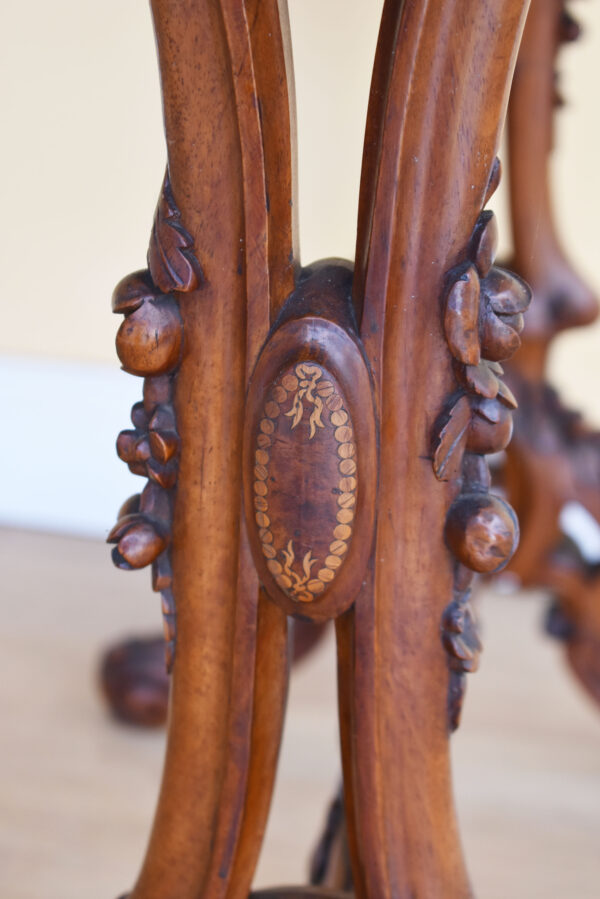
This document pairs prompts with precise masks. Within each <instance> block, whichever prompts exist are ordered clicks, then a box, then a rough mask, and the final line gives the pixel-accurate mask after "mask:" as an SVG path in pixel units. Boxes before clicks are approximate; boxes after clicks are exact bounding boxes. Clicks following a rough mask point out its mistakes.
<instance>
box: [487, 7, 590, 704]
mask: <svg viewBox="0 0 600 899" xmlns="http://www.w3.org/2000/svg"><path fill="white" fill-rule="evenodd" d="M578 35H579V27H578V25H577V23H576V22H575V21H574V20H573V18H572V17H571V15H570V13H569V12H568V10H567V8H566V4H565V2H564V0H550V2H548V0H532V4H531V10H530V13H529V16H528V19H527V25H526V28H525V32H524V35H523V41H522V44H521V50H520V54H519V58H518V61H517V66H516V71H515V78H514V82H513V87H512V92H511V98H510V104H509V114H508V136H509V152H510V185H511V190H510V197H511V213H512V223H513V234H514V265H515V267H516V269H517V271H519V273H520V274H521V275H523V277H524V278H526V279H527V281H528V282H529V283H530V284H531V286H532V289H533V293H534V297H535V302H534V304H533V309H532V313H531V315H530V316H528V319H527V326H526V328H525V331H524V335H523V347H522V349H521V351H520V352H519V354H518V355H517V357H516V358H515V360H514V362H513V363H512V364H511V368H510V370H509V377H510V383H511V384H512V386H513V389H514V391H515V393H516V394H517V396H518V398H519V403H520V409H519V411H518V412H517V415H516V417H515V435H514V438H513V441H512V443H511V445H510V447H509V448H508V451H507V462H506V466H505V471H504V472H503V478H504V485H505V488H506V490H507V491H508V495H509V498H510V500H511V502H512V503H513V505H514V507H515V509H516V511H517V513H518V515H519V519H520V522H521V528H522V535H521V544H520V547H519V550H518V552H517V554H516V555H515V558H514V560H513V562H512V564H511V570H512V571H513V572H514V573H515V574H517V575H518V576H519V578H520V580H521V582H522V583H523V584H524V585H526V586H540V585H541V586H545V587H548V588H549V589H550V590H551V591H552V593H553V594H554V596H555V606H554V608H553V611H552V614H551V616H550V619H549V627H550V629H551V631H552V632H554V633H555V634H557V635H558V634H559V635H560V636H561V639H563V640H564V641H565V645H566V647H567V658H568V660H569V661H570V663H571V665H572V667H573V670H574V672H575V674H576V675H577V677H578V678H579V679H580V680H581V681H582V683H583V684H584V686H585V687H586V688H587V689H588V691H589V692H590V694H591V695H592V696H593V697H594V698H595V699H596V701H600V686H599V683H600V620H599V619H598V613H597V609H598V608H599V607H600V580H599V579H598V577H597V573H596V570H595V565H594V564H593V562H594V561H595V562H596V563H597V562H598V559H596V560H592V562H590V560H589V559H587V560H586V558H585V549H584V554H583V555H582V553H581V545H580V547H579V548H578V546H577V543H578V536H577V534H576V533H575V532H574V531H572V530H570V529H569V527H568V525H567V531H566V532H565V529H564V528H565V523H564V522H562V523H561V516H562V515H563V511H564V510H565V509H567V508H568V505H569V504H570V503H578V504H579V505H580V507H582V508H584V509H586V510H587V512H588V513H589V515H590V516H592V517H593V518H595V520H596V523H597V525H598V524H600V434H598V433H595V432H594V431H593V430H592V429H591V428H589V427H587V426H586V424H585V423H584V422H583V421H582V419H581V417H580V416H579V415H577V414H576V413H574V412H572V411H571V410H569V409H567V408H566V407H565V406H564V405H563V404H562V403H561V401H560V398H559V397H558V395H557V394H556V393H555V391H554V390H552V388H551V387H549V385H548V384H547V383H546V380H545V379H546V362H547V357H548V350H549V346H550V344H551V341H552V340H553V338H554V337H555V336H556V334H558V333H559V332H560V331H562V330H564V329H566V328H571V327H577V326H581V325H586V324H588V323H589V322H591V321H593V320H594V319H595V318H596V317H597V314H598V301H597V299H596V297H595V296H594V294H593V292H592V291H591V289H590V288H589V287H588V286H587V285H586V284H585V283H584V282H583V281H582V279H581V278H580V277H579V275H578V274H577V273H576V272H575V271H574V270H573V268H572V266H571V264H570V263H569V261H568V260H567V259H566V257H565V255H564V253H563V251H562V248H561V246H560V240H559V238H558V236H557V234H556V225H555V221H554V217H553V213H552V201H551V190H550V179H549V161H550V154H551V151H552V123H553V116H554V110H555V107H556V106H557V105H561V103H562V100H561V98H560V96H559V95H558V94H557V91H556V73H555V62H556V55H557V52H558V50H559V48H560V46H561V44H562V43H564V42H565V41H571V40H574V39H575V38H576V37H577V36H578ZM568 538H570V539H568Z"/></svg>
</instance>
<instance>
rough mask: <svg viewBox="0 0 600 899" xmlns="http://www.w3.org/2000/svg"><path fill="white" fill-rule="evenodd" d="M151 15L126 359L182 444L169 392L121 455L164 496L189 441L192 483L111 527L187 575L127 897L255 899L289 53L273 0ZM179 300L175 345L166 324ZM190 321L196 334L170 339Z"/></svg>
mask: <svg viewBox="0 0 600 899" xmlns="http://www.w3.org/2000/svg"><path fill="white" fill-rule="evenodd" d="M152 8H153V14H154V20H155V27H156V34H157V43H158V52H159V62H160V69H161V77H162V87H163V95H164V110H165V126H166V133H167V146H168V163H169V179H168V182H167V186H166V188H165V194H164V195H163V199H162V200H161V203H160V204H159V208H158V212H157V218H156V221H155V228H154V231H153V238H152V242H151V249H150V253H149V264H150V272H149V274H143V275H142V276H141V281H142V282H143V285H145V289H146V294H147V295H142V289H141V287H139V282H140V279H139V278H138V280H137V281H135V282H134V283H133V287H132V286H131V281H129V282H127V283H125V284H124V285H122V286H121V288H120V289H118V290H117V297H116V309H117V311H121V312H124V313H125V315H126V318H125V322H124V325H123V326H122V328H121V331H120V332H119V335H120V343H119V342H118V348H119V351H120V355H121V360H122V362H123V364H124V367H125V368H127V369H128V370H130V371H132V372H133V373H136V374H144V375H146V376H147V380H146V385H147V388H146V394H148V393H149V392H150V393H152V388H153V384H154V382H156V381H157V380H158V381H160V378H161V377H162V378H163V379H164V378H165V377H168V378H169V379H170V385H171V386H170V393H169V397H170V398H172V399H171V407H170V409H171V412H172V413H174V417H175V420H176V431H177V434H175V433H174V432H175V428H174V426H173V422H172V421H171V422H169V421H166V417H165V416H166V413H163V407H164V405H165V404H164V400H163V397H162V395H161V396H160V397H158V404H156V402H155V403H151V408H150V409H146V410H145V411H146V412H147V413H148V414H150V415H151V416H152V420H151V421H150V427H151V430H152V425H153V423H154V431H157V432H160V433H158V434H157V436H153V432H152V433H150V435H149V437H150V443H149V446H148V437H147V435H146V436H145V435H144V434H140V435H138V434H137V433H136V434H135V435H134V436H129V437H128V438H126V440H125V444H126V445H124V446H122V455H123V456H124V457H126V460H127V461H128V462H129V463H130V464H131V466H132V467H133V469H134V470H136V471H138V473H146V474H148V475H150V477H151V478H153V482H152V483H153V487H154V485H155V484H156V482H157V481H160V478H157V475H156V471H155V468H156V465H155V462H156V457H157V456H161V454H162V459H163V461H164V460H168V461H170V460H171V459H172V458H173V455H172V454H173V450H174V449H175V447H176V444H175V439H176V438H177V440H178V441H180V446H181V449H180V456H179V464H178V480H177V486H176V488H174V487H173V484H172V479H171V481H170V482H169V485H168V486H169V491H170V492H169V495H168V499H169V501H170V504H171V506H172V508H173V522H172V529H171V531H170V530H169V523H168V519H169V510H168V509H167V510H166V511H165V509H162V512H161V515H158V514H157V513H156V512H155V511H154V510H153V508H150V507H149V506H148V503H146V504H145V505H142V507H141V513H135V512H131V511H130V510H129V509H128V510H126V515H125V518H122V519H121V520H120V523H119V526H118V527H117V529H116V530H115V532H114V533H113V534H112V535H111V539H112V540H113V541H115V542H116V543H117V546H116V550H115V553H116V555H115V559H116V561H118V562H119V563H120V564H121V567H140V565H142V564H144V563H147V562H148V561H151V560H152V558H156V551H158V552H161V553H163V554H164V553H165V552H169V553H170V566H171V567H172V577H171V576H170V575H169V573H168V571H167V568H168V566H167V564H166V562H165V563H164V564H163V566H162V569H161V570H155V576H154V583H155V586H156V587H157V588H158V589H161V590H162V591H163V596H164V600H163V602H164V605H165V612H166V614H167V624H168V627H169V637H170V643H171V644H172V651H173V652H174V653H175V661H174V665H173V684H172V695H171V708H170V718H169V733H168V747H167V755H166V760H165V769H164V775H163V783H162V789H161V794H160V800H159V804H158V808H157V812H156V817H155V822H154V828H153V832H152V837H151V840H150V844H149V848H148V852H147V855H146V860H145V862H144V865H143V868H142V871H141V873H140V876H139V879H138V882H137V884H136V886H135V888H134V890H133V893H132V894H131V895H132V896H133V897H140V899H142V897H143V899H153V897H156V899H159V897H160V899H165V897H166V896H177V897H178V899H186V897H189V899H197V896H198V895H203V896H206V897H208V896H211V897H217V896H224V895H227V896H228V897H233V896H244V897H246V896H247V894H248V891H249V888H250V882H251V878H252V872H253V870H254V866H255V864H256V860H257V855H258V851H259V847H260V842H261V838H262V834H263V832H264V827H265V822H266V815H267V810H268V805H269V797H270V791H271V787H272V782H273V777H274V771H275V761H276V757H277V751H278V746H279V739H280V732H281V726H282V721H283V712H284V707H285V695H286V681H287V667H288V639H287V619H286V616H285V614H284V613H283V612H281V611H280V610H279V609H277V608H276V607H275V606H272V605H271V604H270V603H268V602H267V601H266V600H265V599H264V597H262V596H260V595H259V590H258V583H257V578H256V573H255V568H254V565H253V563H252V560H251V558H250V554H249V551H248V545H247V540H246V535H245V525H244V524H243V517H242V515H241V474H242V471H241V465H242V460H241V458H240V455H239V453H238V447H239V446H240V444H241V441H242V426H243V421H244V399H245V394H246V389H247V382H248V376H249V373H250V371H251V369H252V367H253V365H254V362H255V359H256V353H257V350H258V348H259V347H260V346H261V344H262V343H263V341H264V339H265V336H266V334H267V332H268V329H269V326H270V322H271V319H272V317H274V316H275V315H276V314H277V311H278V308H279V306H280V305H281V303H282V301H283V299H284V298H285V296H286V295H287V294H288V293H289V292H290V290H291V289H292V287H293V284H294V273H295V263H294V259H295V252H294V240H295V238H294V220H293V216H294V205H293V200H294V196H293V184H294V176H293V158H292V157H293V141H292V130H291V124H289V123H291V121H292V119H293V115H292V105H293V104H292V102H291V101H290V97H289V95H288V88H287V81H286V70H285V56H286V55H287V53H288V51H287V48H286V37H285V34H284V33H282V30H281V27H282V26H281V24H280V17H279V11H278V8H277V3H276V2H274V0H273V2H271V0H268V2H264V0H263V2H260V3H259V2H247V3H244V4H240V3H239V2H234V0H221V2H219V0H195V2H193V3H190V2H189V0H155V2H153V4H152ZM283 29H284V31H285V21H284V25H283ZM174 304H176V305H174ZM164 307H167V309H168V311H169V314H170V319H169V324H170V327H171V330H170V331H169V333H167V332H166V331H165V328H164V323H163V320H162V319H160V320H158V321H156V315H155V310H156V309H158V310H159V311H161V310H162V309H163V308H164ZM178 319H179V321H180V322H181V325H180V327H181V329H182V337H183V339H182V340H181V339H180V338H178V337H177V338H176V337H174V336H173V334H175V335H177V334H178V333H179V332H178V331H177V322H178ZM165 347H167V348H168V349H170V352H169V353H164V352H163V350H164V348H165ZM172 372H174V374H172ZM148 384H149V385H150V387H148ZM155 392H156V391H155ZM159 413H160V415H162V418H160V415H159V420H157V421H155V418H156V416H157V415H158V414H159ZM171 417H173V416H172V415H171ZM136 419H137V420H136V421H135V422H134V424H135V425H136V428H138V425H139V426H140V428H143V426H144V425H145V420H143V417H141V416H140V415H137V416H136ZM177 435H178V436H177ZM121 443H122V444H123V441H121ZM163 467H164V466H163ZM161 472H162V473H161ZM170 472H171V474H172V464H171V469H170ZM158 474H159V475H160V476H161V477H162V478H163V481H164V472H163V469H161V470H160V471H159V472H158ZM158 487H159V489H164V488H163V486H162V485H161V484H160V483H158ZM161 497H162V494H161V495H160V496H159V497H158V499H159V500H160V499H161ZM161 508H162V507H161ZM127 514H130V515H131V514H140V515H141V518H139V519H135V520H134V521H131V519H130V518H127ZM154 535H156V536H154ZM171 535H172V540H171V539H170V537H171ZM135 541H137V543H135ZM132 543H135V546H134V547H133V549H134V550H135V551H132ZM165 545H166V546H167V550H165ZM169 547H170V549H169ZM160 558H163V556H161V557H160ZM123 560H124V561H123ZM166 561H167V562H168V561H169V559H167V560H166ZM158 564H159V562H158V561H156V562H155V569H156V565H158ZM175 619H176V620H175ZM175 624H176V628H177V633H176V634H175ZM234 870H235V877H234Z"/></svg>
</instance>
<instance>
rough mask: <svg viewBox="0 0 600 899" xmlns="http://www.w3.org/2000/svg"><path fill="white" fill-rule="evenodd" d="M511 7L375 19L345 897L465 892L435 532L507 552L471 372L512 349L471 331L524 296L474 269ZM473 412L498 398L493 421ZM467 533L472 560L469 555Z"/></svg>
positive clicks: (517, 28)
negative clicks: (364, 485) (375, 414)
mask: <svg viewBox="0 0 600 899" xmlns="http://www.w3.org/2000/svg"><path fill="white" fill-rule="evenodd" d="M527 5H528V4H527V3H526V2H514V0H493V2H485V3H481V2H479V0H474V2H465V0H451V2H444V3H439V2H433V0H432V2H428V0H421V2H411V3H401V2H396V0H388V2H387V3H386V5H385V10H384V20H383V24H382V30H381V36H380V44H379V50H378V57H379V59H378V61H377V62H376V66H375V73H374V80H373V87H372V94H371V106H370V111H369V120H368V124H367V139H366V143H365V168H364V172H363V184H362V188H361V204H360V212H359V215H360V220H359V235H358V245H357V270H356V276H355V285H354V289H355V299H356V303H357V306H358V307H359V308H360V307H362V308H363V315H362V325H361V335H362V337H363V341H364V346H365V350H366V352H367V355H368V358H369V359H370V362H371V365H372V367H373V371H374V377H375V383H376V393H377V398H378V408H379V410H380V416H381V418H380V421H381V436H380V440H381V460H380V477H379V492H378V510H377V512H378V520H377V532H376V544H375V552H374V556H373V562H372V568H371V572H370V577H369V579H368V583H367V584H366V586H365V588H364V589H363V591H362V592H361V594H360V595H359V597H358V599H357V601H356V605H355V608H354V609H353V610H351V611H350V612H349V613H348V616H347V619H346V620H345V621H344V620H341V619H340V621H339V622H338V640H339V645H340V660H341V665H340V691H341V699H340V714H341V721H342V740H343V743H344V756H345V758H344V763H345V770H344V779H345V789H346V795H347V796H348V797H349V808H350V815H349V817H350V819H351V820H350V824H349V831H350V846H351V853H352V854H353V856H354V865H353V872H354V883H355V888H356V894H357V896H360V897H367V896H368V897H378V899H384V897H385V899H392V897H396V896H404V895H406V896H409V895H414V896H419V897H425V896H442V895H443V896H444V897H461V899H464V897H466V896H469V895H470V894H471V891H470V887H469V883H468V878H467V875H466V872H465V868H464V865H463V860H462V853H461V849H460V841H459V836H458V831H457V826H456V819H455V816H454V809H453V800H452V788H451V777H450V767H449V746H448V739H449V720H448V714H447V702H448V691H449V685H450V686H452V684H453V678H454V675H457V676H458V678H459V679H460V678H461V677H462V673H463V672H464V671H466V670H470V669H472V668H474V666H475V662H476V655H477V648H478V643H477V640H476V637H475V635H474V634H473V629H472V626H471V614H470V611H469V609H468V582H469V576H468V574H467V571H466V569H465V568H463V567H462V566H461V565H460V564H458V565H457V563H456V562H455V560H454V559H453V556H452V554H451V553H450V552H448V550H447V549H446V545H445V540H444V537H445V538H446V542H447V543H448V544H449V545H450V546H451V547H452V550H453V552H454V555H455V556H458V559H459V560H460V562H463V563H466V564H467V565H469V566H470V567H471V568H477V569H478V570H485V569H486V568H487V570H490V569H491V568H494V567H497V566H498V565H499V564H500V563H501V562H502V561H503V560H504V559H505V558H506V556H507V555H509V554H510V552H511V550H512V548H513V540H514V532H513V530H512V523H511V520H510V519H511V516H510V513H508V512H507V510H501V509H499V508H496V507H494V508H492V506H493V505H494V504H493V503H492V502H491V501H490V500H489V499H488V498H487V493H486V484H487V475H486V474H485V471H484V469H483V467H482V465H483V463H482V462H481V464H480V460H481V455H480V453H483V452H490V451H492V450H493V449H497V448H498V444H500V445H504V443H505V441H506V437H505V436H503V435H502V434H500V431H501V430H502V427H501V421H503V420H504V412H503V411H502V408H503V402H502V400H503V398H506V393H505V391H504V388H502V387H498V383H497V382H496V381H495V371H496V369H495V366H494V364H492V366H491V367H490V366H488V365H487V364H486V363H484V362H480V357H481V356H483V357H486V358H488V359H492V360H497V359H500V358H504V357H505V356H508V355H510V350H511V345H512V344H513V343H514V337H513V336H511V335H510V333H509V331H510V329H507V332H506V334H503V335H502V337H500V335H499V333H498V332H499V331H503V328H502V327H499V328H496V325H495V324H494V323H493V322H492V321H491V319H488V323H489V326H490V331H489V332H488V330H487V329H488V325H486V324H485V316H486V315H487V314H488V313H487V312H486V309H487V310H489V309H490V308H491V309H496V310H497V311H498V312H499V313H500V315H502V314H507V315H516V316H517V317H518V315H519V313H520V311H521V310H522V308H523V306H524V305H526V304H527V301H528V298H527V295H526V292H525V293H524V294H523V296H522V299H521V300H518V299H515V300H514V302H513V301H512V300H511V301H509V299H508V294H505V297H506V304H505V305H504V307H503V306H502V302H499V301H498V300H496V299H495V298H494V296H493V294H494V291H495V289H496V287H497V286H498V285H499V282H500V281H502V283H505V282H504V281H503V279H504V274H501V275H497V274H495V270H493V269H492V270H491V271H490V268H489V266H490V264H491V258H490V256H491V255H492V245H493V242H494V241H493V237H492V234H491V230H487V225H488V224H489V219H488V218H487V217H486V216H485V215H484V217H483V218H482V217H481V211H482V208H483V206H484V204H485V202H486V200H487V198H488V196H489V193H490V191H491V189H493V187H494V186H495V183H496V181H497V169H496V163H495V154H496V150H497V146H498V140H499V135H500V130H501V127H502V123H503V119H504V113H505V108H506V103H507V99H508V89H509V86H510V79H511V75H512V70H513V65H514V61H515V56H516V51H517V48H518V43H519V38H520V32H521V29H522V26H523V22H524V18H525V13H526V9H527ZM392 52H393V55H391V54H392ZM491 227H492V225H490V229H491ZM484 247H485V248H486V249H484ZM506 283H507V284H508V282H506ZM513 287H514V285H513ZM512 289H513V288H512V287H511V288H510V290H512ZM448 290H449V291H450V292H449V293H447V291H448ZM515 290H516V293H517V294H518V293H519V288H518V287H516V288H515ZM509 292H510V291H509ZM445 295H446V297H447V305H446V313H445V329H444V324H443V323H444V317H443V313H442V308H443V301H444V296H445ZM485 296H488V298H489V303H490V306H485V303H487V302H488V300H485V301H484V306H482V311H481V312H480V308H479V300H480V297H485ZM478 327H479V328H480V330H481V334H482V335H484V339H483V342H482V344H481V345H480V343H479V341H478ZM492 330H493V331H494V333H495V335H496V336H495V337H493V336H492V335H491V331H492ZM485 334H488V337H489V339H488V337H485ZM504 337H506V342H504ZM497 338H498V339H497ZM517 342H518V338H517ZM513 348H514V347H513ZM463 366H464V367H463ZM457 379H458V380H457ZM484 381H485V384H484ZM463 385H465V386H463ZM486 396H487V397H489V398H490V399H489V400H488V399H487V398H486ZM487 402H491V403H492V404H494V403H499V405H497V406H494V409H495V411H494V412H493V413H492V412H491V408H489V409H488V407H487V405H486V404H487ZM473 404H474V406H473ZM481 404H483V406H484V407H485V409H486V410H487V411H489V412H490V413H491V414H490V416H489V417H490V418H493V419H494V421H495V424H496V425H498V428H499V430H498V431H496V430H495V429H493V430H494V433H493V434H491V433H487V428H486V427H485V426H484V427H483V428H482V430H481V432H480V431H479V421H480V419H479V417H478V416H479V412H483V414H484V417H485V414H486V412H485V411H484V409H483V407H482V405H481ZM509 404H510V403H509ZM474 408H477V409H478V410H479V412H473V409H474ZM440 413H442V417H441V419H440V418H439V416H440ZM473 415H475V417H474V418H473V417H472V416H473ZM436 419H437V420H438V424H437V426H436ZM488 424H490V422H489V421H488ZM484 430H485V431H486V436H485V437H484V436H483V431H484ZM477 434H480V436H481V437H482V439H481V440H479V438H478V436H477ZM432 448H433V452H432ZM465 449H466V450H467V452H466V454H465V455H464V460H463V451H464V450H465ZM448 516H449V517H448ZM447 518H448V521H447V524H446V529H445V532H444V522H445V521H446V519H447ZM484 519H485V520H486V521H487V522H488V523H489V525H490V529H489V530H488V529H487V525H486V524H484ZM492 520H493V521H494V524H491V522H492ZM492 531H494V535H492ZM475 532H477V533H478V534H479V536H481V538H482V539H483V542H484V543H486V544H487V545H488V550H489V553H488V552H487V551H486V559H483V558H481V559H478V558H476V556H477V552H476V550H475V547H474V545H473V544H471V543H470V540H471V538H470V537H469V534H472V535H473V537H474V536H475ZM500 532H502V534H503V537H502V538H501V539H498V542H497V543H496V538H499V537H500ZM492 544H494V545H493V546H492ZM500 544H502V546H500ZM453 595H454V602H452V597H453ZM448 603H450V606H448ZM445 607H447V609H446V611H445ZM441 622H444V629H445V635H446V636H445V642H446V645H447V647H448V648H449V650H450V655H449V658H450V666H451V669H452V671H453V675H452V676H449V670H448V660H447V658H446V655H445V653H444V652H443V651H442V645H441V641H440V623H441Z"/></svg>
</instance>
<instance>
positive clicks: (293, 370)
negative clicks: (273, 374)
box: [253, 362, 358, 603]
mask: <svg viewBox="0 0 600 899" xmlns="http://www.w3.org/2000/svg"><path fill="white" fill-rule="evenodd" d="M262 412H263V414H262V416H261V418H260V420H259V421H258V427H257V429H256V435H255V450H254V463H255V465H254V483H253V494H254V497H253V498H254V509H255V513H254V519H255V522H256V525H257V527H258V529H259V530H258V536H259V540H260V544H261V549H262V553H263V555H264V557H265V559H266V560H267V562H266V564H267V568H268V570H269V572H270V573H271V575H272V576H273V578H274V580H275V583H276V584H277V586H278V587H279V588H280V589H281V590H282V591H283V592H284V593H285V594H286V595H287V596H289V597H290V598H291V599H292V600H295V601H296V602H299V603H308V602H312V601H313V600H314V599H315V597H317V596H320V595H321V594H322V593H324V592H325V591H326V590H327V588H328V587H329V586H330V585H331V584H332V582H333V581H334V580H335V578H336V577H337V575H338V574H339V572H340V569H341V568H342V566H343V564H344V560H345V557H346V555H347V553H348V548H349V545H350V541H351V540H352V533H353V522H354V516H355V514H356V502H357V493H358V471H357V459H356V445H355V442H354V430H353V427H352V421H351V418H350V414H349V411H348V409H347V408H346V404H345V403H344V398H343V395H342V392H341V388H340V386H339V384H338V383H337V382H336V380H335V378H333V376H332V375H331V374H330V373H329V372H327V371H326V370H325V369H324V368H322V367H321V366H320V365H316V364H315V363H313V362H298V363H296V364H295V365H293V366H291V367H289V368H287V369H286V370H285V371H284V372H283V373H282V374H281V376H280V377H279V378H278V379H277V381H276V382H275V384H274V385H273V387H272V389H271V390H270V391H269V393H268V395H267V398H266V401H265V403H264V407H263V410H262Z"/></svg>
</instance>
